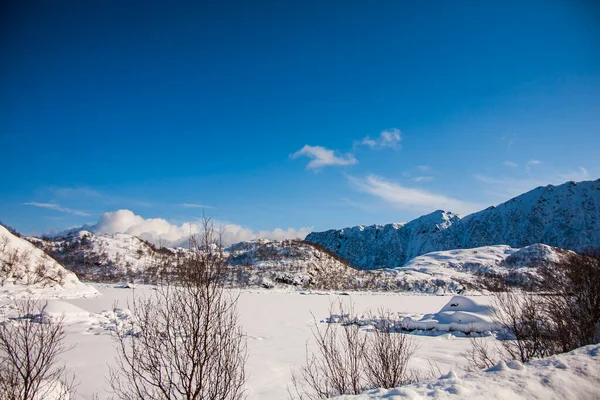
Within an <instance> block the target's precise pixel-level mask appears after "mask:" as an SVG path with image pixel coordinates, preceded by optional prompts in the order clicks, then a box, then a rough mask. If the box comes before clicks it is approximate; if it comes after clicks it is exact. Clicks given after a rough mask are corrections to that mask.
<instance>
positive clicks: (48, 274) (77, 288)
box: [0, 225, 98, 298]
mask: <svg viewBox="0 0 600 400" xmlns="http://www.w3.org/2000/svg"><path fill="white" fill-rule="evenodd" d="M0 285H1V286H0V296H13V295H18V294H19V293H21V292H26V293H44V295H45V296H46V297H61V298H64V297H86V296H96V295H97V294H98V292H97V291H96V290H95V289H94V288H92V287H90V286H88V285H85V284H83V283H81V282H80V281H79V279H78V278H77V276H76V275H75V274H74V273H72V272H70V271H68V270H67V269H65V268H64V267H63V266H62V265H60V264H59V263H58V262H56V260H54V259H53V258H52V257H50V256H48V255H47V254H46V253H44V252H43V251H42V250H40V249H38V248H36V247H35V246H34V245H33V244H31V243H30V242H28V241H27V240H25V239H21V238H19V237H17V236H15V235H13V234H12V233H10V232H9V231H8V230H7V229H6V228H5V227H4V226H2V225H0Z"/></svg>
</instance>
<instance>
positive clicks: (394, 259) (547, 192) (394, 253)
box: [306, 179, 600, 269]
mask: <svg viewBox="0 0 600 400" xmlns="http://www.w3.org/2000/svg"><path fill="white" fill-rule="evenodd" d="M306 241H309V242H311V243H315V244H318V245H320V246H323V247H324V248H326V249H328V250H330V251H332V252H334V253H335V254H337V255H338V256H340V257H342V258H344V259H346V260H348V261H349V262H350V263H351V264H352V265H354V266H356V267H358V268H360V269H375V268H394V267H400V266H403V265H405V264H406V263H407V262H408V261H409V260H411V259H413V258H414V257H417V256H419V255H422V254H426V253H429V252H432V251H445V250H452V249H461V248H462V249H468V248H475V247H482V246H494V245H508V246H510V247H513V248H521V247H525V246H529V245H532V244H535V243H544V244H547V245H549V246H556V247H561V248H565V249H570V250H574V251H582V250H585V249H590V248H597V247H600V179H599V180H596V181H586V182H579V183H575V182H567V183H565V184H562V185H559V186H552V185H548V186H545V187H538V188H536V189H534V190H532V191H530V192H527V193H525V194H522V195H520V196H518V197H515V198H514V199H511V200H509V201H507V202H506V203H503V204H500V205H498V206H495V207H494V206H492V207H489V208H487V209H485V210H482V211H479V212H477V213H474V214H471V215H468V216H466V217H464V218H460V217H458V216H457V215H456V214H452V213H450V212H446V211H440V210H438V211H435V212H433V213H431V214H428V215H425V216H422V217H420V218H417V219H415V220H413V221H411V222H409V223H406V224H402V225H401V224H389V225H384V226H378V225H373V226H367V227H364V226H357V227H353V228H345V229H337V230H335V229H334V230H329V231H326V232H313V233H311V234H309V235H308V236H307V237H306Z"/></svg>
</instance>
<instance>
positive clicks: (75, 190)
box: [49, 186, 102, 198]
mask: <svg viewBox="0 0 600 400" xmlns="http://www.w3.org/2000/svg"><path fill="white" fill-rule="evenodd" d="M49 190H50V192H51V193H52V194H53V195H54V196H56V197H61V198H63V197H64V198H73V197H77V198H78V197H102V193H100V192H99V191H97V190H96V189H92V188H89V187H81V186H77V187H50V188H49Z"/></svg>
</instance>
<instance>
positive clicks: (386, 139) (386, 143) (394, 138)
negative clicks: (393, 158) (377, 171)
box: [355, 128, 402, 149]
mask: <svg viewBox="0 0 600 400" xmlns="http://www.w3.org/2000/svg"><path fill="white" fill-rule="evenodd" d="M401 140H402V137H401V135H400V130H398V129H395V128H394V129H388V130H385V131H383V132H381V133H380V134H379V137H377V138H375V139H371V137H370V136H367V137H365V138H364V139H363V140H361V141H360V142H356V143H355V146H356V145H363V146H367V147H370V148H372V149H383V148H385V147H391V148H398V147H399V146H400V141H401Z"/></svg>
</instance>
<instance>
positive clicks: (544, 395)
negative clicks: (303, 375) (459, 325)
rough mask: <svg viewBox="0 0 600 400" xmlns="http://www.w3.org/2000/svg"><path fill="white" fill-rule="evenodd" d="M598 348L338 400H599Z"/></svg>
mask: <svg viewBox="0 0 600 400" xmlns="http://www.w3.org/2000/svg"><path fill="white" fill-rule="evenodd" d="M599 393H600V345H591V346H585V347H581V348H579V349H576V350H574V351H571V352H569V353H565V354H559V355H556V356H552V357H549V358H545V359H541V360H534V361H531V362H529V363H527V364H525V365H523V364H521V363H518V362H509V363H504V362H500V363H498V365H496V366H495V367H492V368H490V369H487V370H485V371H480V372H475V373H468V374H465V375H462V376H460V375H458V374H456V373H454V372H450V373H449V374H447V375H444V376H441V377H440V378H438V379H437V380H431V381H427V382H421V383H417V384H413V385H407V386H403V387H398V388H393V389H375V390H369V391H367V392H365V393H362V394H360V395H356V396H340V397H336V399H340V400H341V399H347V400H369V399H413V400H418V399H430V398H436V399H482V400H495V399H498V400H500V399H511V400H513V399H514V400H521V399H522V400H525V399H528V400H529V399H539V400H554V399H556V400H563V399H578V400H587V399H589V400H592V399H598V395H599Z"/></svg>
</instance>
